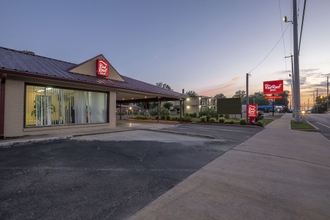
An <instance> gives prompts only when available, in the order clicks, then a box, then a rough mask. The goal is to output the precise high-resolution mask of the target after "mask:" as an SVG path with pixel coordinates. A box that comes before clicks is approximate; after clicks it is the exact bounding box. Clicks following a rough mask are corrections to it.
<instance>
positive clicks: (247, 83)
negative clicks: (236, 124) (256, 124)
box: [246, 73, 250, 123]
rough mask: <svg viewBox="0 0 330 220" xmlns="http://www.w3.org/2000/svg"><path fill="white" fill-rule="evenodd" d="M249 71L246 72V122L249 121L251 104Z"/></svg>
mask: <svg viewBox="0 0 330 220" xmlns="http://www.w3.org/2000/svg"><path fill="white" fill-rule="evenodd" d="M249 75H250V74H249V73H247V74H246V123H248V121H249V117H248V105H249Z"/></svg>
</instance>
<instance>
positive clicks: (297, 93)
mask: <svg viewBox="0 0 330 220" xmlns="http://www.w3.org/2000/svg"><path fill="white" fill-rule="evenodd" d="M292 3H293V22H292V23H293V51H294V54H293V58H294V67H293V69H294V84H295V85H294V96H295V97H294V102H295V103H294V111H295V113H294V122H296V123H297V122H301V117H300V76H299V54H298V19H297V17H298V15H297V0H292Z"/></svg>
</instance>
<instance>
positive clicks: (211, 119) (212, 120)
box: [209, 118, 217, 122]
mask: <svg viewBox="0 0 330 220" xmlns="http://www.w3.org/2000/svg"><path fill="white" fill-rule="evenodd" d="M209 121H210V122H217V119H216V118H210V120H209Z"/></svg>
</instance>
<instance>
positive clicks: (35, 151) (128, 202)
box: [0, 124, 261, 219]
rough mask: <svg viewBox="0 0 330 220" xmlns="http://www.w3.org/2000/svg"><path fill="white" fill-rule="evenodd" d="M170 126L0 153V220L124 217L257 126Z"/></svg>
mask: <svg viewBox="0 0 330 220" xmlns="http://www.w3.org/2000/svg"><path fill="white" fill-rule="evenodd" d="M173 129H175V130H176V131H178V132H182V133H183V132H186V133H189V134H191V135H190V136H187V135H176V134H169V133H164V134H163V135H162V132H159V131H158V132H153V131H130V132H131V133H129V132H128V131H126V132H119V133H115V134H108V135H105V134H103V136H102V135H101V136H97V135H93V136H82V137H79V138H76V139H74V140H58V141H53V142H45V143H34V144H29V145H20V146H12V147H9V148H0V178H1V179H0V219H126V218H128V217H129V216H131V215H132V214H134V213H136V212H137V211H138V210H140V209H141V208H143V207H144V206H146V205H147V204H149V203H150V202H151V201H153V200H154V199H156V198H157V197H159V196H160V195H162V194H163V193H165V192H166V191H168V190H170V189H171V188H172V187H174V186H175V185H177V184H178V183H179V182H181V181H182V180H184V179H186V178H187V177H188V176H189V175H191V174H192V173H194V172H195V171H197V170H198V169H200V168H201V167H203V166H204V165H206V164H208V163H209V162H211V161H212V160H214V159H215V158H217V157H219V156H221V155H222V154H224V153H225V152H226V151H228V150H230V149H231V148H233V147H235V146H237V145H238V144H239V143H241V142H243V141H244V140H246V139H247V138H249V137H251V136H253V135H254V134H255V133H257V132H258V131H260V129H261V128H257V127H256V128H247V127H245V128H242V127H234V126H231V127H230V126H228V127H227V126H207V125H198V126H197V125H191V124H189V125H188V124H187V125H180V126H175V127H172V128H171V127H168V128H164V131H166V130H172V131H173ZM134 132H135V133H134ZM139 132H140V133H139ZM194 133H195V134H208V135H212V136H214V138H215V139H210V138H202V137H194V135H193V134H194Z"/></svg>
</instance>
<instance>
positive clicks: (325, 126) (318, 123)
mask: <svg viewBox="0 0 330 220" xmlns="http://www.w3.org/2000/svg"><path fill="white" fill-rule="evenodd" d="M305 117H306V119H307V121H308V122H309V123H311V124H312V125H314V126H315V127H317V128H318V129H319V130H320V132H321V133H322V134H323V135H324V136H325V137H327V138H328V139H330V114H307V115H306V116H305Z"/></svg>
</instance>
